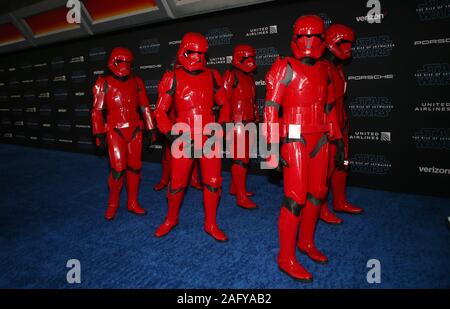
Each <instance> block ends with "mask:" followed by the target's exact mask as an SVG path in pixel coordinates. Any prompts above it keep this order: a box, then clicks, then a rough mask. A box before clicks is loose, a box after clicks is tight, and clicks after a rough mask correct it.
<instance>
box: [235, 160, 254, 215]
mask: <svg viewBox="0 0 450 309" xmlns="http://www.w3.org/2000/svg"><path fill="white" fill-rule="evenodd" d="M231 178H232V183H233V186H234V188H235V190H236V204H237V205H238V206H239V207H242V208H246V209H256V208H257V206H256V204H255V203H254V202H253V201H252V200H251V199H249V198H248V196H247V194H246V193H247V190H246V181H247V168H245V167H243V166H241V165H239V164H233V165H232V166H231Z"/></svg>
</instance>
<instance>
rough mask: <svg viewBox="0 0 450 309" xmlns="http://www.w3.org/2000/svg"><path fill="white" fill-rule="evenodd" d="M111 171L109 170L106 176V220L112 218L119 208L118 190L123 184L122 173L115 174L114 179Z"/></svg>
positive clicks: (120, 189)
mask: <svg viewBox="0 0 450 309" xmlns="http://www.w3.org/2000/svg"><path fill="white" fill-rule="evenodd" d="M113 173H114V172H111V173H110V174H109V177H108V187H109V200H108V207H107V208H106V212H105V218H106V220H112V219H114V216H115V215H116V212H117V209H118V208H119V200H120V191H122V186H123V173H120V174H117V175H116V179H114V177H113Z"/></svg>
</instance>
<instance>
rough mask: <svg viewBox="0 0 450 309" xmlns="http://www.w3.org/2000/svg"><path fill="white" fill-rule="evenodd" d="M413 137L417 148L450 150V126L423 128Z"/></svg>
mask: <svg viewBox="0 0 450 309" xmlns="http://www.w3.org/2000/svg"><path fill="white" fill-rule="evenodd" d="M412 139H413V141H414V142H415V144H416V148H417V149H434V150H450V129H449V128H422V129H419V130H417V131H416V132H415V134H414V135H413V136H412Z"/></svg>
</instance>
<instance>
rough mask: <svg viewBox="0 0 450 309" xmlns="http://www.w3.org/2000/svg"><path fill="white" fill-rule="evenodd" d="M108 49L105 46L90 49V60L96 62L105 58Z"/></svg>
mask: <svg viewBox="0 0 450 309" xmlns="http://www.w3.org/2000/svg"><path fill="white" fill-rule="evenodd" d="M105 57H106V51H105V49H104V48H103V47H94V48H92V49H91V50H90V51H89V61H91V62H96V61H102V60H105Z"/></svg>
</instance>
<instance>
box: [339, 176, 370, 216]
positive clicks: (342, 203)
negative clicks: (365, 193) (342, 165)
mask: <svg viewBox="0 0 450 309" xmlns="http://www.w3.org/2000/svg"><path fill="white" fill-rule="evenodd" d="M346 182H347V172H346V171H341V170H336V171H335V172H334V173H333V176H332V178H331V187H332V189H333V208H334V211H337V212H345V213H349V214H360V213H362V212H363V209H362V208H361V207H357V206H354V205H352V204H350V203H349V202H348V201H347V196H346V193H345V190H346Z"/></svg>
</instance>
